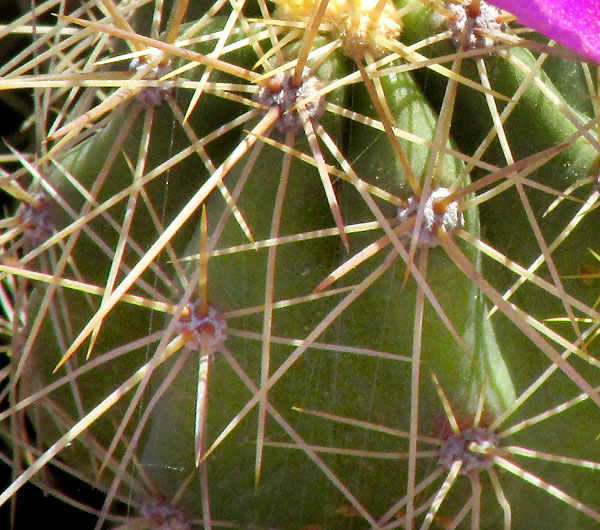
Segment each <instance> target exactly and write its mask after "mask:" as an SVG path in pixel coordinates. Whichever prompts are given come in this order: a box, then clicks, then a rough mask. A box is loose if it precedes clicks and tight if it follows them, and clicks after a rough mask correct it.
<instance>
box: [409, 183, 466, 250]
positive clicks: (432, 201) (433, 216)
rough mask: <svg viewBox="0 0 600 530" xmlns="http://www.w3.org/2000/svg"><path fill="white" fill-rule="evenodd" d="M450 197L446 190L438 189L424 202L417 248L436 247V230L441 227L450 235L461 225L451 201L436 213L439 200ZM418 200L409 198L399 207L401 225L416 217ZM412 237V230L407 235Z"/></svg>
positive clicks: (458, 213)
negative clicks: (405, 203) (441, 211)
mask: <svg viewBox="0 0 600 530" xmlns="http://www.w3.org/2000/svg"><path fill="white" fill-rule="evenodd" d="M449 195H450V191H449V190H448V189H447V188H438V189H436V190H434V191H432V192H431V194H430V195H429V197H428V198H427V200H426V202H425V208H424V210H423V220H422V223H421V229H420V231H419V242H418V245H419V246H426V247H436V246H438V245H439V242H438V239H437V235H436V229H437V228H438V227H443V228H444V230H445V231H446V232H448V233H449V234H451V233H452V232H453V231H454V229H455V228H457V227H458V226H461V225H462V215H461V214H460V212H459V211H458V203H457V202H456V201H453V202H451V203H449V204H447V205H446V206H445V208H444V211H443V213H438V212H437V211H436V208H435V207H436V203H437V202H438V201H439V200H440V199H444V198H446V197H448V196H449ZM420 202H421V201H420V199H419V198H418V197H414V196H413V197H410V198H409V199H408V204H407V206H406V207H405V208H402V207H399V208H398V214H397V218H398V221H400V222H401V223H403V222H404V221H406V220H407V219H409V218H410V217H416V215H417V212H418V211H419V204H420ZM408 235H409V236H411V235H412V229H411V230H410V231H409V233H408Z"/></svg>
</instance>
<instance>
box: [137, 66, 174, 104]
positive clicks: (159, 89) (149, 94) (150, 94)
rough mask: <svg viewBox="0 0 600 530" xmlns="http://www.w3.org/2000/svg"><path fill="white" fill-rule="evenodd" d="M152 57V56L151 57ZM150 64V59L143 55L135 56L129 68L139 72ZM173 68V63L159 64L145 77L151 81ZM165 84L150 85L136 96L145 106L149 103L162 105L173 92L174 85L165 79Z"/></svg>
mask: <svg viewBox="0 0 600 530" xmlns="http://www.w3.org/2000/svg"><path fill="white" fill-rule="evenodd" d="M151 59H152V57H151ZM147 65H148V61H147V60H146V59H145V58H143V57H134V58H133V59H132V60H131V62H130V63H129V70H132V71H135V72H139V71H140V70H143V69H144V68H146V66H147ZM172 69H173V68H172V67H171V63H170V62H168V63H166V64H158V65H157V66H155V67H154V68H152V70H150V72H149V73H147V74H146V76H145V77H144V79H146V80H149V81H155V80H158V79H160V78H161V77H164V76H165V75H167V74H168V73H169V72H170V71H171V70H172ZM164 83H165V85H164V86H155V87H148V88H144V89H142V90H140V91H139V92H138V93H137V94H136V95H135V97H136V98H137V100H138V101H139V102H140V103H141V104H142V105H144V106H145V107H147V106H149V105H161V104H162V103H164V102H165V100H166V99H167V96H169V95H170V94H172V93H173V87H171V86H169V82H168V81H165V82H164Z"/></svg>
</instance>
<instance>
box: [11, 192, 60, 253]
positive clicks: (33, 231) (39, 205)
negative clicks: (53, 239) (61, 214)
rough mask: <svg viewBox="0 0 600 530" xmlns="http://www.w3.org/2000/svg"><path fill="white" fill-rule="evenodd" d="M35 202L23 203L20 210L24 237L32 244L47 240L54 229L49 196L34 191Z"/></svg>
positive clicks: (19, 214)
mask: <svg viewBox="0 0 600 530" xmlns="http://www.w3.org/2000/svg"><path fill="white" fill-rule="evenodd" d="M33 198H34V199H35V201H36V202H35V203H29V202H27V203H23V205H22V207H21V208H20V210H19V212H18V216H19V221H20V222H21V224H22V225H23V227H24V228H25V232H24V237H25V238H26V239H27V241H28V243H30V244H31V245H39V244H41V243H43V242H44V241H46V239H48V238H49V237H50V236H51V235H52V231H53V225H52V218H51V213H50V206H49V203H48V197H46V195H44V194H43V193H34V194H33Z"/></svg>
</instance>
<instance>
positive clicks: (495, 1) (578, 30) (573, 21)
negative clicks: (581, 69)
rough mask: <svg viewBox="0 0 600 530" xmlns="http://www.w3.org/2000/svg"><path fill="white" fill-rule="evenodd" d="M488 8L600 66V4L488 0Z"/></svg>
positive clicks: (597, 0)
mask: <svg viewBox="0 0 600 530" xmlns="http://www.w3.org/2000/svg"><path fill="white" fill-rule="evenodd" d="M488 4H492V5H495V6H496V7H499V8H501V9H504V10H505V11H508V12H509V13H512V14H513V15H514V16H516V17H517V22H518V23H519V24H522V25H523V26H527V27H530V28H532V29H534V30H536V31H538V32H539V33H543V34H544V35H547V36H548V37H550V38H552V39H554V40H555V41H557V42H560V43H561V44H564V45H565V46H568V47H569V48H572V49H573V50H576V51H578V52H579V53H581V54H582V55H586V56H587V57H591V58H592V59H595V60H596V61H598V62H600V0H488Z"/></svg>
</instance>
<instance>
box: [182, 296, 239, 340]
mask: <svg viewBox="0 0 600 530" xmlns="http://www.w3.org/2000/svg"><path fill="white" fill-rule="evenodd" d="M187 309H188V311H187V312H186V314H184V315H182V316H181V318H180V319H179V322H178V323H177V331H178V332H179V333H181V334H182V335H184V336H186V337H188V342H187V343H186V346H188V347H189V348H193V349H195V350H199V349H200V347H201V345H202V336H203V335H205V336H207V337H208V346H209V347H210V348H211V349H213V350H218V349H219V348H221V347H222V346H223V343H224V342H225V340H226V339H227V321H226V320H225V317H224V316H223V315H222V314H221V313H219V311H217V310H216V309H215V308H214V307H211V306H209V308H208V313H207V314H206V315H202V314H201V312H200V308H199V307H198V300H196V299H194V300H190V303H189V304H188V306H187Z"/></svg>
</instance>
